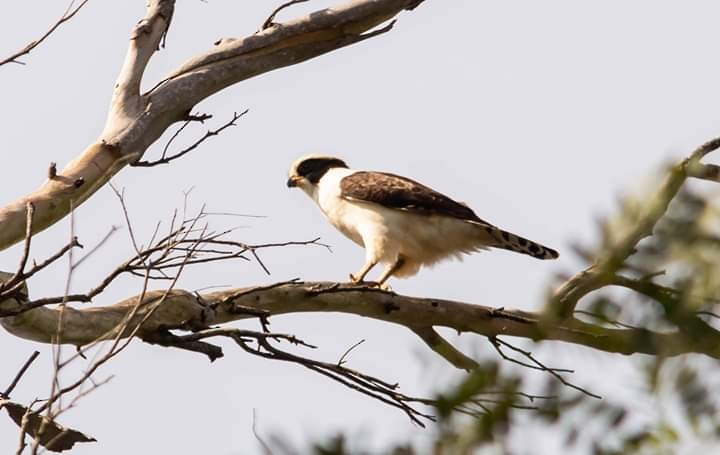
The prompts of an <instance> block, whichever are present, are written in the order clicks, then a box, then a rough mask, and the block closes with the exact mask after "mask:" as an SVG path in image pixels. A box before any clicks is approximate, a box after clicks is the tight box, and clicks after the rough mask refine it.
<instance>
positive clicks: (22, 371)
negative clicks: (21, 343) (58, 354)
mask: <svg viewBox="0 0 720 455" xmlns="http://www.w3.org/2000/svg"><path fill="white" fill-rule="evenodd" d="M39 355H40V352H39V351H35V352H33V353H32V354H31V355H30V357H29V358H28V359H27V360H26V361H25V363H24V364H23V366H22V368H20V370H19V371H18V372H17V374H16V375H15V378H14V379H13V380H12V382H11V383H10V385H9V386H8V387H7V388H6V389H5V391H4V392H2V393H0V398H4V399H8V398H10V394H11V393H12V392H13V390H15V387H16V386H17V385H18V383H19V382H20V379H22V377H23V376H24V375H25V372H26V371H27V370H28V368H30V365H32V363H33V362H34V361H35V359H37V358H38V356H39ZM0 408H2V403H0Z"/></svg>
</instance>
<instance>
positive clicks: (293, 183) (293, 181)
mask: <svg viewBox="0 0 720 455" xmlns="http://www.w3.org/2000/svg"><path fill="white" fill-rule="evenodd" d="M301 178H302V177H298V176H297V175H293V176H292V177H290V178H288V180H287V186H288V188H294V187H296V186H297V184H298V181H300V179H301Z"/></svg>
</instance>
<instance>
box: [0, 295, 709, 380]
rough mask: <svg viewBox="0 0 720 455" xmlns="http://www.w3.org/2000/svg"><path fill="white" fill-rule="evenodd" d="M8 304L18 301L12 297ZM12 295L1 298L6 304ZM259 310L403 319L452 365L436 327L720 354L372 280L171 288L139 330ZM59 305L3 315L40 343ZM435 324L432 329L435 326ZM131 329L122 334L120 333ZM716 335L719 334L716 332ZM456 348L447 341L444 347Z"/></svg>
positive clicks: (196, 325) (92, 320) (76, 337)
mask: <svg viewBox="0 0 720 455" xmlns="http://www.w3.org/2000/svg"><path fill="white" fill-rule="evenodd" d="M164 294H165V291H153V292H148V293H147V294H146V295H145V297H144V300H143V303H142V307H141V308H140V311H138V312H137V313H136V314H135V316H134V320H133V321H131V323H130V324H125V327H128V326H129V327H134V326H135V325H136V324H138V323H140V322H141V321H142V319H143V318H144V317H145V312H146V310H145V309H146V308H152V307H153V303H155V302H158V301H159V300H160V299H161V298H162V296H163V295H164ZM137 302H138V297H131V298H129V299H126V300H124V301H121V302H118V303H116V304H114V305H110V306H105V307H93V308H84V309H73V308H70V307H66V308H65V310H64V314H63V324H64V329H63V338H62V342H63V343H66V344H73V345H78V346H82V345H85V344H89V343H92V342H94V341H96V340H98V339H103V338H104V339H112V338H114V337H115V336H116V335H117V333H116V332H115V330H116V328H117V327H119V326H122V324H121V322H122V321H123V319H124V318H125V317H126V316H127V315H128V314H130V313H131V312H132V310H133V308H134V307H135V305H136V304H137ZM10 303H11V304H15V303H13V302H10ZM7 304H8V302H6V303H2V302H0V305H7ZM248 309H250V310H258V311H261V312H266V314H267V315H269V316H277V315H282V314H291V313H307V312H337V313H347V314H355V315H358V316H364V317H368V318H372V319H376V320H381V321H386V322H391V323H394V324H397V325H401V326H404V327H406V328H408V329H409V330H412V331H413V332H415V333H417V334H418V335H419V336H421V337H422V338H423V340H425V342H426V344H428V345H429V346H430V347H431V348H432V349H433V350H435V351H436V352H438V354H440V355H442V356H443V357H445V358H446V359H447V360H448V361H450V363H452V364H453V365H455V366H457V367H459V368H463V369H472V368H473V367H474V366H475V364H474V361H473V360H472V359H469V358H467V357H466V356H465V355H464V354H462V353H460V352H459V351H457V350H455V348H453V347H452V346H450V345H449V343H447V342H446V341H445V340H444V339H442V338H441V337H440V335H439V334H437V332H435V331H434V330H432V328H433V327H447V328H451V329H454V330H456V331H458V332H466V333H474V334H478V335H483V336H487V337H494V336H514V337H520V338H526V339H531V340H555V341H562V342H567V343H572V344H576V345H581V346H587V347H591V348H594V349H598V350H601V351H606V352H613V353H619V354H633V353H644V354H662V355H668V356H672V355H679V354H683V353H688V352H697V353H702V354H706V355H708V356H711V357H717V358H720V343H714V342H711V341H712V340H708V342H693V341H692V340H688V339H687V338H686V337H685V336H683V334H681V333H679V332H678V333H655V332H651V331H648V330H644V329H610V328H603V327H601V326H598V325H594V324H588V323H584V322H582V321H579V320H576V319H569V320H565V321H555V322H552V323H551V322H547V321H546V320H545V319H544V318H543V317H542V316H541V314H539V313H531V312H525V311H519V310H505V309H497V308H491V307H488V306H483V305H477V304H471V303H463V302H456V301H451V300H441V299H430V298H418V297H410V296H403V295H398V294H394V293H391V292H385V291H381V290H378V289H374V288H368V287H363V286H356V285H350V284H338V283H323V282H320V283H285V284H281V285H278V286H263V287H257V288H238V289H230V290H224V291H217V292H211V293H206V294H202V295H198V294H194V293H191V292H187V291H183V290H173V291H170V293H169V295H168V296H167V297H166V298H165V300H164V301H163V302H162V304H161V305H160V306H159V307H157V309H156V310H154V313H153V314H152V316H150V317H149V318H148V319H147V320H146V321H145V322H144V323H142V325H141V327H140V329H139V330H138V331H137V332H136V335H137V336H138V337H140V338H145V339H152V338H153V337H154V335H155V334H157V333H160V332H165V331H167V330H168V329H171V330H172V329H177V330H198V329H200V328H203V327H209V326H212V325H217V324H224V323H227V322H231V321H236V320H244V319H249V318H254V317H256V316H255V315H253V314H252V312H249V311H248ZM59 314H60V310H57V309H53V308H45V307H43V308H36V309H34V310H32V311H28V312H26V313H23V314H20V315H18V316H11V317H6V318H3V319H2V320H0V323H1V324H2V325H3V327H4V328H5V329H6V330H8V331H9V332H10V333H13V334H14V335H16V336H19V337H22V338H26V339H29V340H34V341H38V342H42V343H50V342H52V335H53V334H54V333H55V330H56V328H57V324H58V318H59ZM431 330H432V331H431ZM128 335H129V331H128V333H124V334H122V336H123V337H125V336H128ZM715 341H717V340H715ZM448 346H449V347H450V348H452V349H448V348H447V347H448Z"/></svg>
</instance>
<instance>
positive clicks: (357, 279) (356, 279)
mask: <svg viewBox="0 0 720 455" xmlns="http://www.w3.org/2000/svg"><path fill="white" fill-rule="evenodd" d="M376 264H377V261H367V262H365V265H363V267H362V268H361V269H360V271H359V272H358V273H357V275H353V274H352V273H351V274H350V282H351V283H353V284H358V283H362V282H363V281H365V276H366V275H367V274H368V272H369V271H370V269H372V268H373V267H375V265H376Z"/></svg>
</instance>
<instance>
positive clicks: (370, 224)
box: [287, 155, 558, 286]
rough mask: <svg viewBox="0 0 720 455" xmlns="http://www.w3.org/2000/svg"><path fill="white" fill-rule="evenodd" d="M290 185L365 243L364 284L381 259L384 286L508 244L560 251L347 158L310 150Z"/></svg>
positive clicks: (540, 252)
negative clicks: (449, 260)
mask: <svg viewBox="0 0 720 455" xmlns="http://www.w3.org/2000/svg"><path fill="white" fill-rule="evenodd" d="M287 186H288V187H298V188H300V189H302V190H303V191H304V192H305V193H307V195H308V196H310V197H311V198H312V199H313V200H314V201H315V202H316V203H317V205H318V206H319V207H320V210H322V212H323V213H324V214H325V217H326V218H327V219H328V221H330V223H331V224H332V225H333V226H335V227H336V228H337V229H338V230H339V231H340V232H342V233H343V234H345V236H347V237H348V238H350V239H351V240H352V241H353V242H355V243H357V244H358V245H360V246H363V247H364V248H365V264H364V265H363V267H362V268H361V269H360V271H359V272H358V273H357V274H355V275H353V274H350V280H351V281H352V282H354V283H361V282H363V281H364V280H365V277H366V275H367V273H368V272H369V271H370V269H372V268H373V267H374V266H375V265H377V264H378V263H384V264H386V267H385V270H384V272H383V273H382V275H381V277H380V279H379V280H378V282H377V284H378V285H380V286H383V285H384V283H385V281H387V279H388V278H390V277H391V276H396V277H398V278H404V277H410V276H412V275H415V274H416V273H417V272H418V271H419V270H420V268H421V267H422V266H430V265H433V264H435V263H437V262H438V261H441V260H443V259H445V258H453V257H454V258H460V257H461V256H462V254H468V253H473V252H476V251H480V250H485V249H487V248H488V247H492V248H502V249H505V250H510V251H515V252H518V253H523V254H527V255H529V256H532V257H535V258H538V259H555V258H557V257H558V253H557V252H556V251H555V250H553V249H551V248H548V247H546V246H543V245H540V244H539V243H536V242H533V241H530V240H528V239H526V238H523V237H520V236H518V235H515V234H511V233H510V232H507V231H504V230H502V229H500V228H498V227H496V226H494V225H492V224H490V223H488V222H487V221H484V220H482V219H480V218H479V217H478V216H477V215H476V214H475V212H473V210H472V209H471V208H470V207H468V206H467V205H465V204H463V203H461V202H457V201H455V200H453V199H451V198H449V197H447V196H445V195H444V194H441V193H439V192H437V191H435V190H433V189H431V188H429V187H427V186H425V185H423V184H421V183H419V182H416V181H414V180H411V179H409V178H406V177H401V176H399V175H395V174H388V173H385V172H371V171H358V170H353V169H350V168H348V166H347V164H345V162H344V161H343V160H341V159H339V158H335V157H332V156H321V155H310V156H305V157H302V158H299V159H298V160H296V161H295V163H293V165H292V167H291V168H290V171H289V177H288V181H287Z"/></svg>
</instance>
